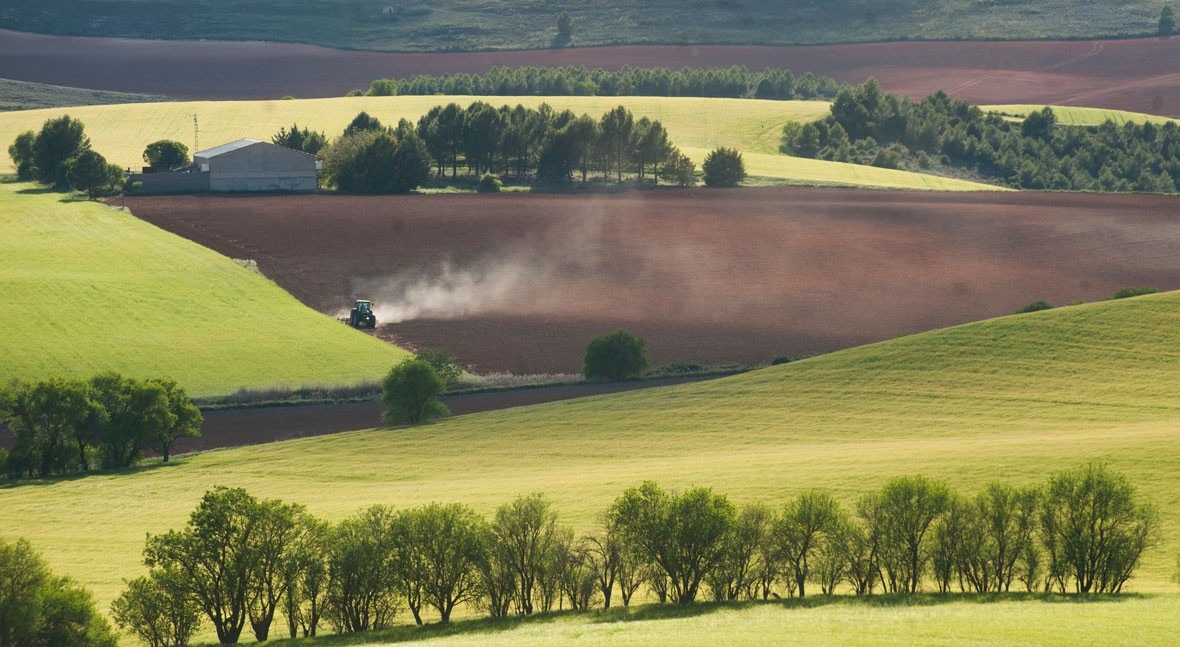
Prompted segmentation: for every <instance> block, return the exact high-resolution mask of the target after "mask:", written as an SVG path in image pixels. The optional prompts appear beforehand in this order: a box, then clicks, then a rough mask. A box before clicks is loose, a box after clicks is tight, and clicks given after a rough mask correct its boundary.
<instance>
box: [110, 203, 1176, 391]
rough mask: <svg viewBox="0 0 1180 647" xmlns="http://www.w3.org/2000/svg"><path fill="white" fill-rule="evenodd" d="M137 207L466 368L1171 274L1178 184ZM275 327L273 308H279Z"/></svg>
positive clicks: (806, 341)
mask: <svg viewBox="0 0 1180 647" xmlns="http://www.w3.org/2000/svg"><path fill="white" fill-rule="evenodd" d="M125 202H126V204H127V205H128V206H129V207H130V208H131V209H132V210H133V212H134V213H135V214H136V215H138V216H139V217H141V218H143V219H145V220H148V221H150V222H153V223H155V224H157V225H159V226H161V227H163V228H165V229H168V230H171V231H173V232H176V233H178V234H180V235H182V236H185V237H187V238H191V239H193V240H195V241H197V242H199V243H201V244H204V245H206V246H209V247H211V248H213V249H215V250H217V251H219V252H221V253H223V254H225V255H227V256H231V257H234V258H248V259H253V260H255V261H257V263H258V266H259V268H260V269H261V270H262V271H263V272H264V273H265V274H266V275H267V276H269V277H271V278H272V279H274V280H275V281H276V282H277V283H278V284H279V285H281V286H283V287H284V288H286V289H287V290H289V291H290V292H291V293H292V294H294V295H295V296H296V297H297V298H299V299H300V300H302V301H303V302H304V303H306V304H308V305H309V306H311V307H313V308H315V309H317V310H320V311H322V312H325V313H331V314H336V313H337V312H339V311H340V310H341V309H342V308H344V307H345V306H347V305H348V304H349V303H350V302H351V300H352V299H353V298H372V299H374V300H375V301H376V302H377V303H378V306H379V309H378V316H379V318H380V320H381V321H382V322H383V325H382V326H380V327H379V328H378V330H377V333H378V334H379V335H380V336H382V337H383V338H386V339H389V340H392V341H395V342H397V343H400V344H404V345H407V346H410V347H420V346H434V345H441V346H445V347H447V348H450V349H452V350H453V351H455V353H456V354H457V355H458V356H459V358H460V360H461V361H463V362H464V363H466V364H468V365H470V366H471V367H472V368H473V369H475V370H478V371H495V370H509V371H513V372H518V373H521V372H528V373H532V372H574V371H577V370H579V368H580V362H581V357H582V352H583V349H584V348H585V344H586V341H587V340H588V339H589V338H590V337H591V336H592V335H595V334H600V333H602V332H606V331H609V330H612V329H614V328H619V327H624V328H628V329H630V330H632V331H633V332H635V333H637V334H639V335H642V336H643V337H645V338H646V339H647V341H648V345H649V347H650V349H651V354H652V358H653V361H654V362H655V363H667V362H672V361H696V362H708V363H720V362H746V363H753V362H763V361H767V360H770V359H771V358H773V357H775V356H779V355H793V356H798V355H807V354H814V353H820V352H825V351H830V350H834V349H838V348H845V347H849V346H854V345H858V344H863V343H867V342H872V341H877V340H883V339H888V338H890V337H894V336H897V335H901V334H905V333H912V332H918V331H923V330H929V329H933V328H938V327H943V326H947V325H952V324H957V323H964V322H968V321H974V320H979V319H983V318H987V317H993V316H998V315H1004V314H1009V313H1011V312H1013V311H1015V310H1016V309H1018V308H1020V307H1022V306H1024V305H1026V304H1028V303H1030V302H1032V301H1036V300H1039V299H1046V300H1049V301H1050V302H1053V303H1056V304H1062V303H1069V302H1072V301H1075V300H1086V301H1090V300H1097V299H1102V298H1106V297H1109V296H1110V295H1111V294H1113V293H1114V292H1115V291H1116V290H1118V289H1120V288H1123V287H1129V286H1140V285H1152V286H1155V287H1158V288H1160V289H1180V264H1178V263H1177V262H1176V260H1177V259H1178V258H1180V216H1178V211H1180V199H1178V198H1176V197H1167V196H1119V195H1090V194H1049V193H1011V194H1003V193H995V194H993V193H978V194H976V193H971V194H959V193H954V194H949V193H942V194H940V193H908V192H889V191H865V190H840V189H794V188H750V189H739V190H729V191H726V190H707V189H696V190H660V191H634V192H630V193H622V194H616V195H602V196H574V195H546V194H499V195H491V196H489V195H474V194H471V195H434V196H399V197H348V196H331V195H315V196H306V197H275V196H268V197H241V196H230V197H223V196H190V197H144V198H128V199H126V200H125ZM274 325H276V326H281V325H282V322H281V321H276V322H274Z"/></svg>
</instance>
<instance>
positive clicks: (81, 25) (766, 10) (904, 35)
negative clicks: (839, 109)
mask: <svg viewBox="0 0 1180 647" xmlns="http://www.w3.org/2000/svg"><path fill="white" fill-rule="evenodd" d="M384 6H386V5H381V4H380V3H366V2H363V1H362V0H325V1H323V2H308V1H306V0H303V1H298V2H293V1H291V0H286V1H283V2H280V1H278V0H259V1H258V2H254V3H250V4H240V3H237V2H232V1H231V0H208V1H206V2H202V3H199V4H193V3H185V2H178V1H176V0H170V1H165V2H154V3H144V2H137V1H135V0H109V1H108V2H105V3H103V5H102V8H101V9H99V8H97V7H95V6H94V5H93V3H91V2H86V1H85V0H57V1H56V2H54V3H52V4H49V5H46V4H45V3H39V2H37V1H36V0H8V2H7V3H6V6H5V11H4V12H3V13H0V27H4V28H7V29H16V30H20V31H30V32H47V33H55V34H71V35H87V36H120V37H128V38H161V37H165V38H172V39H207V40H245V41H279V42H302V43H314V44H319V45H327V46H330V47H338V48H344V49H372V50H384V51H444V50H468V51H470V50H494V49H544V48H548V47H551V46H561V45H574V46H580V47H584V46H592V45H613V44H635V43H659V44H669V43H671V44H697V45H703V44H709V43H726V44H728V43H741V44H779V45H782V44H801V43H803V44H807V43H847V42H865V41H882V40H918V39H920V40H961V39H984V40H987V39H990V40H1012V39H1045V38H1094V37H1102V36H1107V37H1109V36H1126V35H1154V34H1155V33H1156V21H1157V19H1158V18H1159V12H1160V4H1159V3H1157V2H1152V1H1150V0H1127V1H1125V2H1120V3H1117V4H1111V3H1101V2H1095V1H1094V0H1041V1H1040V2H1037V3H1033V4H1029V3H1010V2H963V1H962V0H937V1H934V0H932V1H928V2H912V1H911V0H890V1H884V2H882V1H874V0H833V1H832V2H827V3H824V4H823V5H822V6H818V5H816V4H814V3H782V2H775V1H774V0H746V1H744V2H716V3H714V2H704V3H692V4H685V3H683V2H677V1H674V0H653V1H652V2H647V3H643V4H641V5H634V4H628V5H625V6H621V5H618V4H616V3H603V2H596V3H586V2H571V1H570V0H556V1H548V2H544V3H535V2H528V3H519V2H509V1H507V0H485V1H484V2H480V3H471V2H463V1H462V0H403V2H399V3H397V4H396V5H389V6H393V7H395V10H394V11H393V12H392V13H387V12H385V11H383V9H384ZM562 13H566V14H568V15H569V17H570V22H571V31H570V37H569V38H568V39H566V40H559V39H556V36H557V28H556V23H557V18H558V16H559V15H560V14H562Z"/></svg>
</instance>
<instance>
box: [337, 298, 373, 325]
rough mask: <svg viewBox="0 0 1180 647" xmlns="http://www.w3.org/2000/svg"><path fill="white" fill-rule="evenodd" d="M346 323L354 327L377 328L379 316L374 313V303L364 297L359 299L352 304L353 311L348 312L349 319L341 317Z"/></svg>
mask: <svg viewBox="0 0 1180 647" xmlns="http://www.w3.org/2000/svg"><path fill="white" fill-rule="evenodd" d="M340 321H343V322H344V323H347V324H348V325H350V326H352V327H353V328H376V327H377V317H376V315H374V314H373V304H372V302H370V301H365V300H364V299H357V302H356V303H354V304H352V312H350V313H349V314H348V318H347V319H341V320H340Z"/></svg>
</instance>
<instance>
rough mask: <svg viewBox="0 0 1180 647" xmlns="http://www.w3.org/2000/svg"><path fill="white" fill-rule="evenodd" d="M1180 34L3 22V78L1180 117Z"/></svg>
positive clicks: (267, 95)
mask: <svg viewBox="0 0 1180 647" xmlns="http://www.w3.org/2000/svg"><path fill="white" fill-rule="evenodd" d="M1177 60H1180V38H1171V39H1154V38H1153V39H1130V40H1112V41H1035V42H1019V41H1017V42H904V43H872V44H863V45H830V46H813V47H744V46H709V47H705V46H642V47H593V48H584V49H577V48H575V49H555V50H534V51H514V52H475V53H446V54H429V53H424V54H389V53H376V52H355V51H340V50H331V49H325V48H321V47H313V46H308V45H291V44H282V43H256V42H206V41H144V40H127V39H117V38H72V37H64V36H44V35H38V34H26V33H20V32H12V31H4V30H0V78H7V79H14V80H19V81H32V82H38V83H50V84H54V85H65V86H73V87H82V88H92V89H99V90H115V91H120V92H141V93H147V94H162V95H167V96H171V97H175V98H178V99H192V100H206V99H277V98H279V97H282V96H284V95H293V96H296V97H301V98H310V97H326V96H343V95H345V94H346V93H348V92H349V91H350V90H353V89H358V88H360V89H365V88H368V86H369V83H370V82H371V81H373V80H374V79H378V78H383V77H389V78H407V77H410V76H413V75H415V74H442V73H444V72H450V73H456V72H468V73H482V72H486V71H487V70H488V69H490V68H492V67H494V66H498V65H501V66H507V67H519V66H526V65H529V66H564V65H585V66H587V67H603V68H607V69H617V68H619V67H621V66H623V65H635V66H644V67H651V66H662V67H669V68H674V69H679V68H681V67H686V66H689V67H709V66H719V67H729V66H731V65H745V66H747V67H749V68H751V69H762V68H764V67H785V68H789V69H791V70H793V71H795V72H796V73H802V72H807V71H810V72H813V73H815V74H820V75H824V76H831V77H833V78H835V79H837V80H838V81H841V82H845V83H862V82H863V81H864V80H865V79H867V78H868V77H870V76H872V77H876V78H877V80H879V81H880V82H881V85H882V87H884V88H885V89H886V90H887V91H890V92H895V93H899V94H905V95H908V96H911V97H915V98H920V97H923V96H926V95H928V94H930V93H932V92H936V91H938V90H945V91H946V92H947V93H948V94H950V95H951V96H953V97H958V98H963V99H967V100H969V101H972V102H974V103H1051V104H1065V105H1080V106H1093V107H1100V108H1113V109H1121V110H1134V111H1139V112H1148V113H1153V114H1161V115H1172V116H1175V115H1180V70H1177V68H1176V65H1175V62H1176V61H1177Z"/></svg>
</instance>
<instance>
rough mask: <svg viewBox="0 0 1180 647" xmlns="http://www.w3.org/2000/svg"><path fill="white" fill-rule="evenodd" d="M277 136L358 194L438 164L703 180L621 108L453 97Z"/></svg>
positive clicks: (569, 177) (542, 175) (552, 175)
mask: <svg viewBox="0 0 1180 647" xmlns="http://www.w3.org/2000/svg"><path fill="white" fill-rule="evenodd" d="M272 141H273V142H274V143H276V144H279V145H282V146H288V147H291V148H298V149H299V150H303V151H305V152H310V153H314V154H319V155H320V156H321V157H322V158H323V160H324V171H325V176H326V179H327V182H328V183H329V184H330V185H332V186H335V187H336V188H338V189H339V190H341V191H346V192H351V193H404V192H407V191H410V190H412V189H414V188H415V187H417V186H419V185H421V184H422V183H424V182H426V181H428V180H429V179H430V176H431V172H432V168H433V169H434V171H435V173H436V174H437V175H438V176H439V177H446V175H447V171H448V170H449V171H450V175H451V177H452V178H456V177H458V176H459V169H460V166H462V167H463V168H464V170H465V172H466V173H467V174H469V175H471V176H474V177H480V176H482V175H484V174H495V175H504V176H511V177H514V178H516V179H517V180H525V179H537V180H539V181H543V182H550V183H563V182H572V181H574V179H575V176H577V177H579V178H580V180H581V181H582V182H587V181H589V178H590V175H591V174H592V173H597V174H600V175H601V177H603V178H610V177H612V176H613V178H614V179H615V180H617V181H620V182H621V181H622V180H623V178H624V175H627V176H628V177H630V176H635V177H637V178H638V179H639V180H640V181H647V180H648V179H649V178H650V181H651V182H652V183H658V182H659V180H660V178H661V177H663V178H666V179H669V180H671V181H672V182H674V183H676V184H679V185H681V186H688V185H691V184H693V183H695V182H696V178H695V172H696V167H695V165H694V164H693V162H692V161H691V160H689V159H688V157H687V156H685V155H683V154H681V153H680V151H679V149H677V148H676V146H675V145H673V144H672V142H671V141H670V140H669V139H668V133H667V131H666V130H665V129H664V127H663V125H662V124H661V123H660V122H659V121H652V120H650V119H648V118H647V117H641V118H639V119H635V117H634V115H632V114H631V112H630V111H629V110H627V109H626V108H624V107H622V106H619V107H617V108H614V109H612V110H610V111H608V112H607V113H606V114H604V115H603V116H602V118H601V119H599V120H595V119H593V118H591V117H590V116H588V115H582V116H580V117H579V116H577V115H575V114H574V113H573V112H572V111H569V110H565V111H562V112H557V111H555V110H554V109H553V108H551V107H550V106H549V105H548V104H542V105H541V106H540V108H538V109H532V108H525V107H524V106H520V105H517V106H516V107H515V108H512V107H509V106H501V107H499V108H495V107H493V106H491V105H490V104H487V103H483V102H475V103H472V104H471V105H469V106H468V107H467V108H463V107H461V106H459V105H458V104H456V103H450V104H448V105H445V106H441V105H440V106H436V107H434V108H432V109H431V110H430V111H428V112H427V113H426V114H425V115H423V116H422V117H421V118H420V119H419V120H418V123H417V125H416V126H415V125H414V124H412V123H410V122H409V121H407V120H405V119H402V120H401V121H400V122H399V123H398V124H397V125H396V126H393V127H386V126H384V125H383V124H381V122H380V121H379V120H377V119H376V118H374V117H372V116H370V115H368V114H367V113H363V112H362V113H360V114H359V115H357V117H356V118H355V119H354V120H353V121H352V123H350V124H349V126H348V127H347V128H346V129H345V131H344V133H343V134H342V135H340V136H339V137H337V138H335V139H333V140H332V141H331V143H326V142H327V139H326V138H325V137H324V135H323V134H322V133H317V132H314V131H310V130H308V129H307V128H302V129H301V128H299V126H298V124H294V125H292V127H291V129H290V130H288V129H286V128H284V129H282V130H281V131H280V132H278V133H276V134H275V135H274V137H272ZM743 175H744V173H743Z"/></svg>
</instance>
